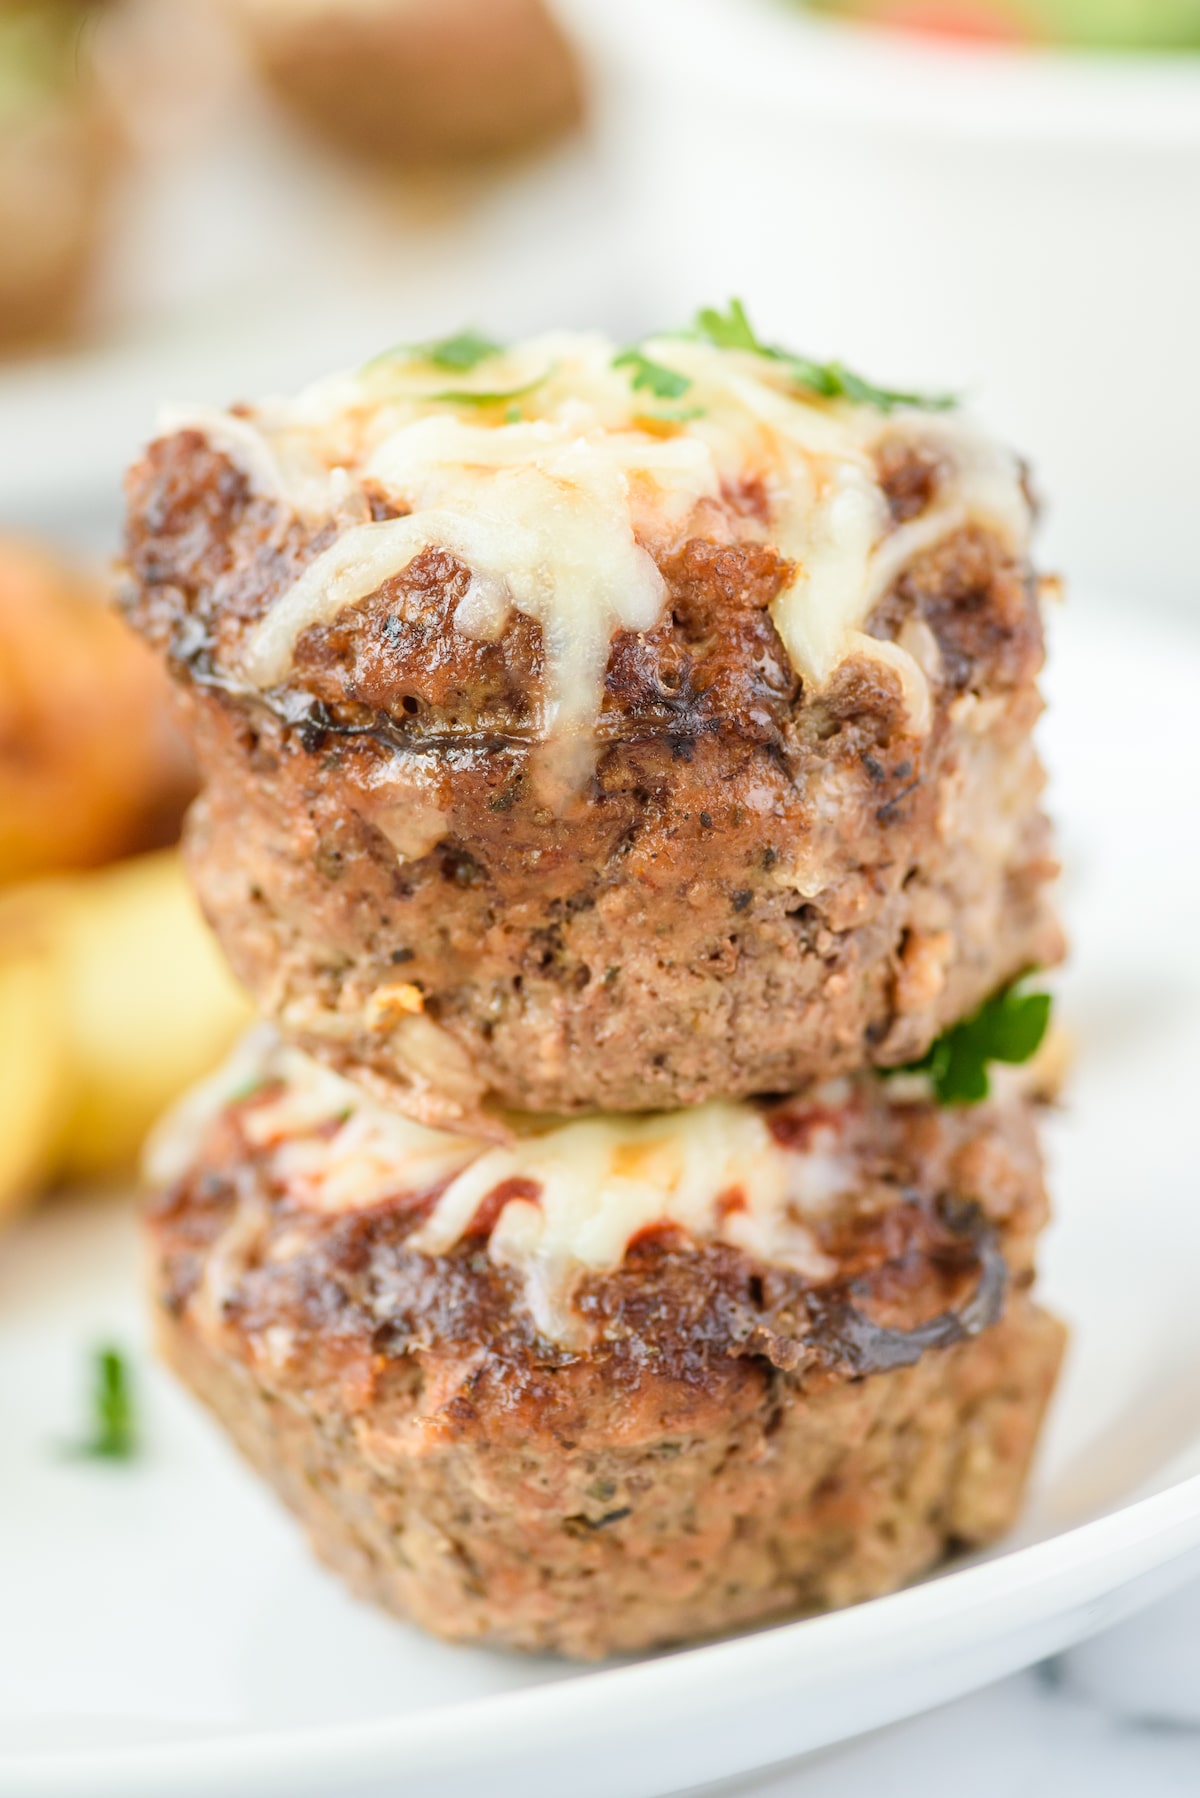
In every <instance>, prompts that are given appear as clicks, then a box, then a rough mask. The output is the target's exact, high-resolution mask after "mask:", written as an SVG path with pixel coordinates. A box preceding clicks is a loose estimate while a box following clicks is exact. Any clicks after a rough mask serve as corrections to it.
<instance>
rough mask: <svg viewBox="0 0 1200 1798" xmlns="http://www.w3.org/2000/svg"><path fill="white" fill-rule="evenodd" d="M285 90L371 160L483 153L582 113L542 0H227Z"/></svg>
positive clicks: (452, 158)
mask: <svg viewBox="0 0 1200 1798" xmlns="http://www.w3.org/2000/svg"><path fill="white" fill-rule="evenodd" d="M226 4H227V6H228V8H229V10H230V11H231V12H232V13H233V15H234V17H235V19H236V21H237V22H238V24H239V25H240V27H241V29H242V32H243V34H244V36H245V37H246V38H247V39H248V41H249V44H250V46H251V49H252V52H253V54H254V57H255V60H256V61H257V63H258V65H259V67H260V69H261V70H262V72H263V74H264V75H265V77H266V79H267V81H268V83H269V84H270V86H271V88H272V89H273V90H274V92H275V93H276V94H277V95H278V97H279V98H280V99H281V100H282V101H284V102H285V104H286V105H287V106H288V107H289V108H290V109H291V110H292V111H293V112H294V113H295V114H296V115H297V116H298V117H300V118H301V119H302V120H303V121H304V122H305V123H306V124H307V125H309V126H311V127H312V128H313V129H314V130H316V131H318V132H320V133H321V135H322V136H324V137H326V138H327V139H329V140H330V141H331V142H333V143H335V144H336V145H338V146H339V148H342V149H344V150H347V151H350V152H351V153H352V154H354V155H356V156H360V157H362V158H364V159H366V160H368V161H371V162H380V163H392V164H398V165H403V164H422V163H439V162H459V161H476V160H479V159H483V158H487V157H491V156H497V155H503V154H506V153H508V152H512V151H517V150H522V149H525V148H527V147H529V146H531V145H533V144H537V143H542V142H545V141H547V140H549V139H551V138H554V137H557V136H559V135H560V134H561V133H562V132H564V131H566V130H568V129H569V128H570V127H571V126H572V125H574V124H575V123H576V122H577V120H578V119H579V116H580V113H581V92H580V81H579V73H578V69H577V67H576V63H575V59H574V56H573V54H572V51H571V48H570V45H569V44H568V42H567V40H566V38H565V37H564V36H563V33H562V31H561V30H560V28H559V26H558V25H557V23H556V22H555V20H554V19H553V18H552V16H551V14H550V13H549V11H548V10H547V9H546V7H545V6H544V5H543V4H542V0H226Z"/></svg>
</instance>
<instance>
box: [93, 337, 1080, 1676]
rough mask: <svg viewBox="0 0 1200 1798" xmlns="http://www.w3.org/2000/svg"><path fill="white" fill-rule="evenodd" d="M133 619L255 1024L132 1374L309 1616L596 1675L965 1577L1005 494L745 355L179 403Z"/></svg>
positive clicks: (1022, 620)
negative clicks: (177, 744)
mask: <svg viewBox="0 0 1200 1798" xmlns="http://www.w3.org/2000/svg"><path fill="white" fill-rule="evenodd" d="M129 494H130V521H129V535H128V547H127V560H128V580H127V586H126V606H127V611H128V614H129V616H130V618H131V620H132V622H133V623H134V625H135V626H136V628H137V629H138V630H139V631H141V632H142V634H143V635H144V636H145V637H146V638H147V639H148V640H149V641H150V642H151V643H152V644H154V645H155V646H156V647H157V648H158V649H159V651H160V652H161V653H162V655H163V656H164V658H165V659H166V660H167V662H168V664H169V666H170V668H171V671H172V673H173V674H174V676H175V680H176V686H177V691H178V694H179V703H180V709H181V712H182V715H183V718H184V720H185V723H186V725H187V728H188V730H189V733H190V735H191V738H192V741H193V743H194V745H195V748H196V752H197V756H198V758H199V761H200V764H201V767H202V769H203V771H204V775H205V780H206V785H205V790H204V793H203V795H202V797H201V799H200V800H199V801H198V803H197V804H196V806H195V808H194V810H193V813H192V816H191V822H190V829H189V855H190V861H191V867H192V871H193V875H194V878H195V881H196V885H197V887H198V890H199V892H200V895H201V898H202V901H203V903H204V906H205V909H206V912H207V914H208V916H209V918H210V919H211V921H212V923H213V924H214V926H215V927H216V929H217V931H218V933H219V934H220V936H221V939H222V941H223V943H224V945H225V948H226V951H227V953H228V955H229V957H230V960H231V962H232V963H233V966H234V968H235V969H236V970H237V972H238V974H239V975H240V976H241V978H242V979H243V980H244V981H245V983H246V984H247V986H248V987H249V989H250V991H251V992H252V993H253V994H254V996H255V998H256V1000H257V1002H258V1004H259V1006H260V1008H261V1011H262V1013H263V1016H264V1019H265V1020H267V1022H265V1023H264V1025H263V1026H262V1027H261V1029H260V1031H259V1032H257V1033H256V1034H255V1036H254V1037H253V1038H252V1039H251V1040H250V1041H249V1042H248V1043H247V1044H246V1045H245V1046H244V1048H243V1049H242V1050H241V1051H240V1052H239V1054H238V1056H237V1057H236V1058H235V1061H234V1063H233V1064H232V1065H231V1066H230V1067H229V1068H228V1069H226V1070H224V1071H223V1072H222V1073H221V1074H219V1075H218V1076H217V1077H216V1078H215V1079H214V1080H213V1081H212V1082H210V1083H209V1085H208V1086H207V1087H206V1088H205V1089H203V1090H202V1091H200V1092H198V1093H197V1094H195V1095H194V1096H193V1097H192V1099H190V1100H189V1101H187V1103H186V1104H185V1105H184V1106H183V1107H182V1108H181V1110H180V1112H179V1113H178V1114H177V1115H176V1116H175V1118H173V1119H172V1120H170V1121H169V1123H168V1125H167V1126H165V1127H164V1129H163V1131H162V1132H160V1135H159V1138H158V1141H157V1144H156V1146H155V1150H154V1154H153V1156H152V1171H153V1174H154V1179H155V1184H156V1191H155V1196H154V1197H153V1200H152V1202H151V1205H150V1209H149V1214H148V1232H149V1238H150V1243H151V1248H152V1265H153V1282H154V1298H155V1305H156V1313H157V1318H158V1324H159V1331H160V1338H161V1341H162V1344H163V1347H164V1350H165V1352H166V1354H167V1356H168V1358H169V1359H170V1360H171V1362H172V1363H173V1364H174V1365H175V1367H176V1368H177V1369H178V1370H179V1371H180V1373H181V1374H182V1375H183V1377H184V1378H185V1379H186V1380H187V1381H188V1383H189V1384H190V1385H191V1386H192V1387H193V1388H194V1389H195V1390H196V1391H197V1392H198V1393H199V1394H200V1395H201V1396H202V1397H203V1398H204V1399H205V1400H206V1401H207V1402H208V1403H209V1404H210V1405H211V1406H212V1408H213V1409H214V1410H215V1411H216V1412H217V1414H218V1415H219V1416H220V1417H221V1418H222V1419H223V1420H224V1422H225V1423H226V1425H227V1427H228V1428H229V1430H230V1431H231V1433H232V1435H233V1436H234V1438H235V1440H236V1441H237V1443H238V1444H239V1446H240V1447H241V1448H242V1450H243V1451H244V1452H245V1453H246V1454H247V1455H248V1457H249V1458H250V1459H251V1460H252V1461H253V1462H254V1463H255V1465H256V1466H258V1467H259V1468H260V1469H261V1470H262V1471H263V1472H264V1473H265V1474H266V1475H267V1477H268V1478H269V1479H270V1480H271V1481H272V1482H273V1484H274V1485H275V1486H276V1487H277V1489H278V1490H279V1492H280V1493H281V1494H282V1496H283V1497H284V1499H285V1500H286V1501H287V1503H288V1504H289V1505H290V1506H291V1507H292V1508H293V1510H295V1511H296V1512H297V1514H298V1515H299V1516H300V1517H301V1519H302V1520H303V1522H304V1523H305V1525H306V1527H307V1529H308V1531H309V1533H310V1535H311V1537H312V1540H313V1543H314V1546H315V1547H316V1548H317V1550H318V1552H319V1553H320V1554H321V1555H322V1556H323V1557H324V1558H325V1559H326V1560H328V1561H329V1562H330V1563H331V1564H332V1565H334V1566H335V1567H337V1568H338V1569H340V1570H341V1571H342V1572H343V1573H344V1574H345V1575H346V1576H347V1577H348V1578H349V1579H350V1581H351V1582H352V1583H353V1584H354V1585H355V1587H356V1588H358V1589H359V1590H360V1591H362V1592H364V1593H367V1594H369V1595H371V1596H373V1597H375V1598H377V1599H379V1600H381V1601H382V1602H383V1603H385V1604H387V1605H389V1606H390V1607H392V1608H393V1609H395V1610H397V1611H399V1612H400V1613H401V1614H402V1615H405V1616H408V1617H411V1618H415V1619H416V1620H418V1621H419V1622H421V1623H424V1624H425V1625H427V1626H428V1627H429V1628H431V1629H434V1630H436V1631H438V1632H439V1633H441V1634H443V1635H449V1636H452V1637H456V1638H460V1639H471V1640H479V1639H484V1640H490V1641H494V1642H499V1643H508V1644H514V1645H517V1646H520V1647H525V1648H531V1649H557V1650H560V1651H562V1652H565V1653H568V1654H576V1655H590V1656H594V1655H601V1654H605V1653H608V1652H611V1651H614V1650H635V1649H642V1648H646V1647H649V1646H652V1645H656V1644H661V1643H669V1642H675V1641H679V1640H682V1639H686V1638H688V1637H693V1636H696V1635H701V1634H709V1633H712V1632H714V1631H717V1630H719V1629H722V1628H726V1627H729V1626H732V1625H742V1624H746V1623H748V1622H752V1621H755V1620H759V1619H764V1618H768V1617H777V1616H783V1615H787V1614H789V1613H795V1612H798V1611H804V1610H812V1609H814V1608H818V1607H823V1606H828V1605H836V1604H845V1603H848V1602H851V1601H853V1600H857V1599H861V1598H865V1597H869V1596H871V1595H873V1594H876V1593H880V1592H883V1591H885V1590H888V1589H890V1588H892V1587H894V1586H896V1585H897V1584H899V1583H900V1582H902V1581H904V1580H906V1579H909V1578H911V1577H912V1576H914V1575H915V1574H917V1573H919V1572H920V1571H922V1570H923V1569H925V1568H927V1567H929V1566H930V1565H932V1564H933V1563H935V1562H936V1561H937V1560H938V1559H939V1558H940V1557H941V1556H943V1555H944V1554H945V1553H946V1552H947V1551H948V1550H950V1549H952V1548H954V1547H956V1546H959V1545H964V1544H967V1545H971V1544H981V1543H985V1542H987V1541H989V1540H991V1539H992V1538H993V1537H995V1536H996V1535H997V1534H998V1533H1000V1532H1001V1531H1003V1530H1004V1529H1005V1528H1006V1527H1007V1525H1008V1524H1009V1522H1010V1521H1011V1519H1012V1517H1013V1514H1014V1511H1015V1509H1016V1506H1017V1504H1018V1502H1019V1499H1020V1494H1021V1490H1022V1485H1023V1482H1024V1479H1025V1474H1026V1470H1027V1467H1028V1463H1029V1458H1030V1455H1031V1452H1032V1448H1033V1445H1034V1441H1035V1438H1036V1434H1037V1430H1038V1426H1039V1422H1040V1419H1041V1415H1042V1412H1043V1409H1044V1407H1045V1404H1046V1401H1047V1398H1048V1396H1049V1393H1050V1390H1051V1387H1052V1385H1053V1381H1054V1377H1055V1372H1056V1369H1057V1364H1058V1360H1059V1356H1060V1353H1061V1331H1060V1328H1059V1326H1058V1325H1057V1324H1056V1323H1055V1322H1054V1321H1053V1320H1052V1319H1051V1318H1050V1317H1048V1316H1047V1314H1046V1313H1044V1312H1043V1311H1041V1310H1040V1309H1039V1308H1038V1306H1037V1305H1036V1304H1035V1303H1034V1301H1033V1299H1032V1298H1031V1296H1030V1289H1031V1286H1032V1282H1033V1270H1034V1249H1035V1243H1036V1238H1037V1234H1038V1231H1039V1230H1040V1228H1041V1226H1042V1223H1043V1221H1044V1218H1045V1195H1044V1190H1043V1184H1042V1173H1041V1165H1040V1160H1039V1155H1038V1148H1037V1142H1036V1135H1035V1121H1036V1120H1035V1116H1034V1108H1035V1104H1036V1090H1035V1089H1036V1084H1037V1083H1036V1079H1031V1078H1030V1077H1028V1076H1027V1073H1026V1072H1022V1071H1021V1070H1018V1069H1017V1068H1016V1067H1013V1066H1007V1067H996V1066H995V1065H994V1064H995V1063H996V1062H1004V1063H1017V1062H1020V1061H1023V1060H1025V1059H1027V1057H1028V1056H1029V1055H1030V1054H1031V1052H1032V1051H1033V1049H1034V1048H1035V1047H1036V1043H1037V1039H1038V1037H1039V1035H1040V1032H1041V1029H1042V1026H1043V1024H1044V1006H1043V1004H1042V1002H1041V1001H1040V1000H1039V999H1036V998H1032V997H1030V996H1028V995H1026V994H1024V993H1023V992H1022V991H1019V990H1018V989H1017V988H1016V987H1015V982H1016V981H1017V980H1018V979H1020V978H1021V977H1022V976H1024V975H1025V974H1026V973H1027V972H1028V971H1029V970H1031V969H1034V968H1036V967H1044V966H1046V965H1048V964H1050V963H1052V962H1054V961H1055V960H1056V959H1057V958H1058V956H1059V954H1060V952H1061V944H1060V938H1059V933H1058V929H1057V926H1056V923H1055V920H1054V917H1053V913H1052V910H1051V908H1050V904H1049V900H1048V890H1049V886H1050V883H1051V881H1052V879H1053V876H1054V872H1055V868H1054V862H1053V858H1052V854H1051V849H1050V844H1049V840H1048V831H1047V825H1046V821H1045V818H1044V816H1043V814H1042V811H1041V805H1040V794H1041V788H1042V775H1041V770H1040V767H1039V764H1038V760H1037V756H1036V753H1035V751H1034V748H1033V745H1032V738H1031V733H1032V728H1033V725H1034V722H1035V720H1036V718H1037V716H1038V712H1039V709H1040V701H1039V697H1038V692H1037V684H1036V683H1037V676H1038V673H1039V669H1040V666H1041V661H1042V634H1041V623H1040V617H1039V586H1038V582H1037V580H1036V578H1035V577H1034V575H1033V573H1032V571H1031V568H1030V564H1029V560H1028V538H1029V530H1030V523H1031V516H1030V514H1031V507H1030V501H1029V496H1028V492H1027V489H1026V483H1025V480H1024V476H1023V471H1022V469H1021V467H1020V465H1019V464H1018V463H1017V462H1016V461H1015V460H1014V459H1013V458H1012V457H1011V456H1010V455H1009V454H1007V453H1006V452H1005V451H1003V450H1001V449H999V448H998V447H996V446H994V445H992V444H990V443H988V442H987V441H986V440H984V439H983V438H981V437H980V436H978V435H977V434H976V433H975V432H974V431H973V430H972V429H971V428H969V427H968V426H967V425H966V424H965V423H964V422H963V421H962V420H961V419H960V418H959V417H958V416H957V414H955V413H954V412H953V411H951V410H948V409H946V408H945V407H944V406H943V405H941V404H937V405H934V404H930V403H922V402H921V401H920V400H919V399H918V398H915V397H913V396H906V395H898V394H891V393H887V392H884V391H881V390H879V389H877V388H874V387H871V386H870V385H869V384H868V383H866V382H864V381H862V380H860V379H858V378H857V377H855V376H852V375H850V374H849V373H848V372H847V371H846V370H844V369H843V368H841V367H840V365H836V364H834V365H829V366H818V365H814V364H812V363H809V362H805V361H802V360H800V359H798V358H795V357H793V356H790V355H789V354H787V353H786V352H785V351H782V350H780V349H777V348H775V347H774V346H769V345H764V344H762V343H760V342H759V341H758V340H757V339H756V338H755V337H754V335H753V333H752V332H751V330H750V328H749V326H748V324H747V322H746V319H745V315H744V313H743V312H742V311H741V309H740V308H738V307H736V306H735V307H734V308H732V309H731V310H730V312H729V314H728V315H727V316H726V315H718V314H702V315H701V318H700V321H699V322H698V326H697V328H696V329H695V330H694V331H693V332H691V333H688V334H681V335H679V336H675V337H662V338H656V339H653V340H651V341H649V342H647V343H644V344H642V345H639V346H637V347H636V348H633V349H627V350H624V351H618V350H617V348H616V347H615V346H613V345H612V344H610V343H608V342H606V341H604V340H603V339H601V338H599V337H594V336H568V335H554V336H550V337H546V338H542V339H538V340H535V341H532V342H529V343H526V344H523V345H520V346H518V347H516V348H513V349H509V350H502V349H499V348H497V347H496V346H495V345H492V344H490V343H489V342H487V341H486V340H484V339H483V338H481V337H479V336H477V335H476V334H475V333H464V334H463V335H461V336H459V337H455V338H451V339H447V340H445V341H443V342H440V343H433V344H426V345H421V346H417V347H414V348H407V349H403V350H398V351H396V352H394V353H392V354H390V355H387V356H384V357H381V358H378V359H377V360H376V361H375V362H373V363H371V364H368V365H367V367H366V368H364V369H361V370H359V371H357V372H356V373H354V374H351V375H347V376H342V377H338V378H336V379H333V380H331V381H327V382H324V383H322V384H320V385H318V386H315V387H313V388H310V389H309V390H307V391H306V392H304V393H302V394H301V395H300V396H299V397H298V398H296V399H294V400H291V401H287V402H269V403H264V404H262V405H259V406H256V407H252V408H251V407H235V408H233V409H232V410H231V411H230V412H228V413H216V412H214V413H194V414H191V415H187V416H183V417H180V418H177V419H176V420H174V421H173V424H172V427H171V428H170V429H168V430H167V431H166V432H165V434H164V435H162V436H161V437H159V438H158V439H157V440H156V441H155V442H154V443H152V444H151V446H150V448H149V450H148V451H147V453H146V455H145V457H144V458H143V459H142V461H141V462H140V463H139V464H138V465H137V466H136V467H135V468H134V470H133V471H132V474H131V476H130V486H129Z"/></svg>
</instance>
